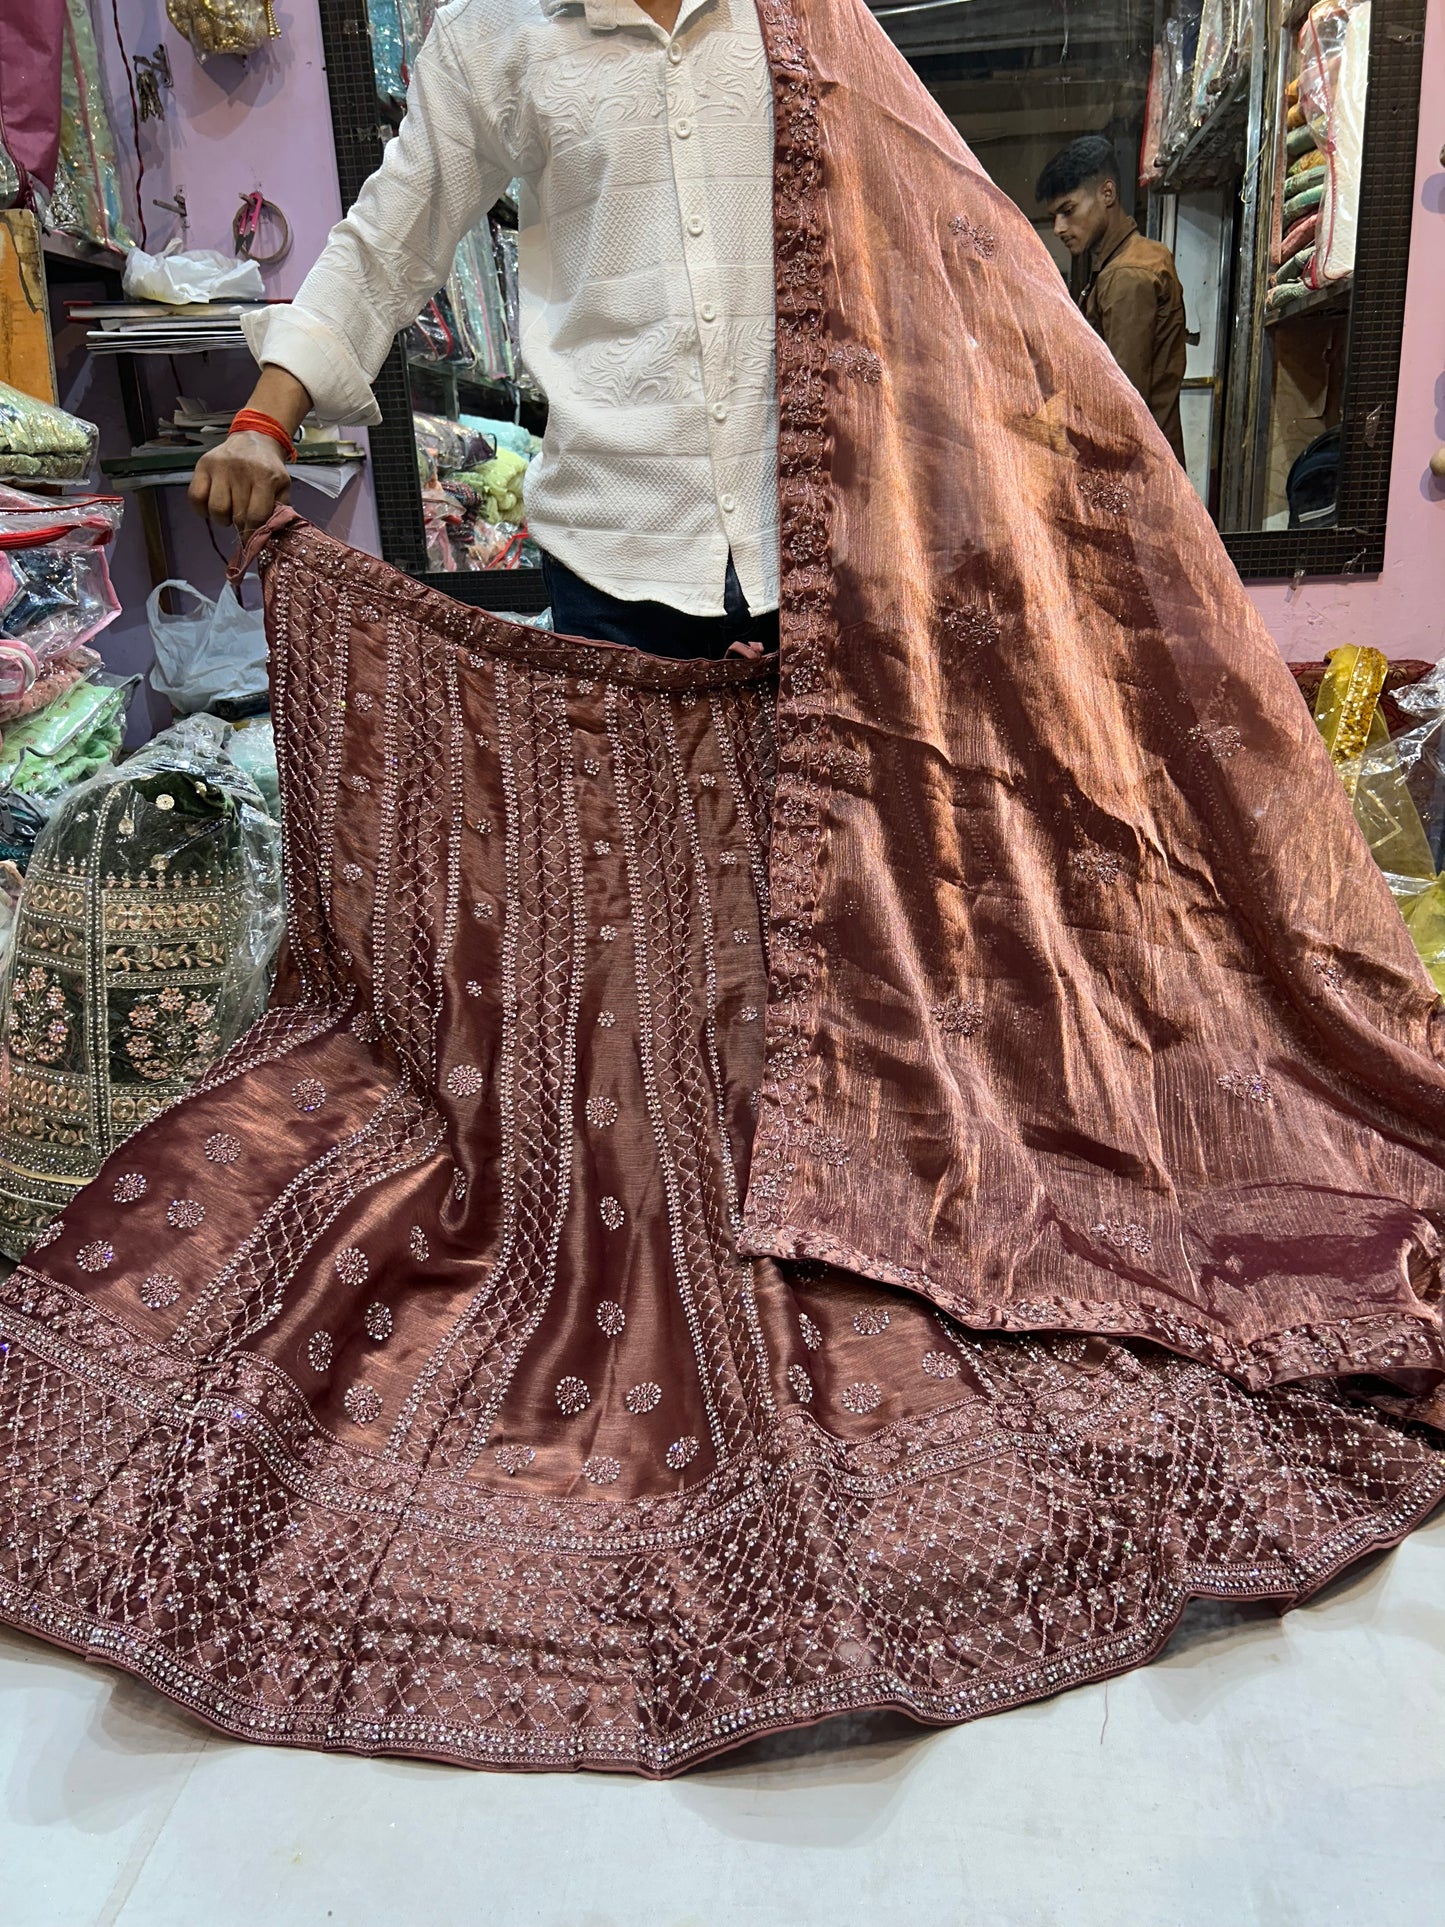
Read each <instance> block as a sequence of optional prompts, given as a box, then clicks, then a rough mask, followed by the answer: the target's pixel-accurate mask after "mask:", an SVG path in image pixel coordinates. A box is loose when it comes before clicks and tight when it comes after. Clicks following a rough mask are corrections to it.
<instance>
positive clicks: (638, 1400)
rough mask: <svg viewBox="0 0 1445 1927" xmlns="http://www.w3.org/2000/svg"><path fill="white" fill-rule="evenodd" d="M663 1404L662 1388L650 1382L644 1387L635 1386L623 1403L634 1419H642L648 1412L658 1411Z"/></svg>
mask: <svg viewBox="0 0 1445 1927" xmlns="http://www.w3.org/2000/svg"><path fill="white" fill-rule="evenodd" d="M661 1402H662V1387H661V1386H660V1385H654V1384H652V1383H651V1382H650V1381H648V1382H647V1383H645V1384H642V1385H634V1386H633V1387H632V1389H631V1390H630V1391H629V1392H628V1394H627V1396H626V1397H625V1398H624V1399H623V1401H622V1403H623V1404H624V1405H625V1406H626V1407H627V1409H628V1411H629V1412H631V1414H632V1416H633V1417H634V1418H641V1417H643V1415H644V1414H645V1413H647V1412H652V1411H656V1409H657V1407H658V1405H659V1404H660V1403H661Z"/></svg>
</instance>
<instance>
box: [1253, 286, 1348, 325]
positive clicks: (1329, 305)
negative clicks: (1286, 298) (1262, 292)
mask: <svg viewBox="0 0 1445 1927" xmlns="http://www.w3.org/2000/svg"><path fill="white" fill-rule="evenodd" d="M1353 286H1354V282H1353V280H1350V281H1337V282H1336V283H1335V284H1334V286H1333V287H1329V288H1311V290H1310V292H1309V293H1308V294H1307V295H1306V296H1305V298H1304V300H1303V301H1297V302H1296V303H1295V304H1294V306H1293V307H1292V308H1286V309H1285V310H1284V312H1283V313H1273V314H1267V315H1266V316H1265V318H1264V325H1265V327H1266V328H1278V327H1280V326H1281V325H1283V324H1284V323H1285V322H1289V321H1297V320H1298V319H1299V318H1300V317H1301V316H1302V315H1312V314H1346V313H1348V311H1349V306H1350V292H1351V289H1352V288H1353Z"/></svg>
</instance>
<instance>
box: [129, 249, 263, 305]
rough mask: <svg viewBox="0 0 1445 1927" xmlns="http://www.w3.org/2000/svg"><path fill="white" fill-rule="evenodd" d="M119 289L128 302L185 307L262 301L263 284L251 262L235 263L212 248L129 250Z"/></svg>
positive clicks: (259, 274)
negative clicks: (198, 303)
mask: <svg viewBox="0 0 1445 1927" xmlns="http://www.w3.org/2000/svg"><path fill="white" fill-rule="evenodd" d="M123 286H124V288H125V291H126V293H127V294H128V295H129V296H130V298H131V300H132V301H164V302H166V303H167V304H168V305H169V306H170V307H173V308H178V307H185V306H186V305H188V304H189V303H190V302H192V301H263V300H264V299H265V297H266V284H265V282H264V281H262V279H261V270H260V269H259V268H258V267H257V266H256V263H255V262H254V261H237V260H234V259H233V258H232V257H231V256H230V255H229V254H221V253H219V252H218V251H217V250H216V249H215V248H192V249H190V250H189V251H188V252H185V253H182V252H180V251H179V250H177V251H175V252H171V251H167V252H166V253H165V254H147V253H146V251H145V249H144V248H132V249H131V251H130V254H129V256H128V257H127V259H126V264H125V276H124V281H123Z"/></svg>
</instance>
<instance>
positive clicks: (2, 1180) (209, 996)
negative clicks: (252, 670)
mask: <svg viewBox="0 0 1445 1927" xmlns="http://www.w3.org/2000/svg"><path fill="white" fill-rule="evenodd" d="M228 735H229V731H228V729H227V727H226V725H225V724H223V723H220V722H219V721H217V720H216V719H215V718H212V717H189V718H187V719H186V720H185V721H184V722H181V723H178V724H177V725H176V726H175V727H174V728H173V729H169V730H166V731H164V732H163V733H162V734H161V735H160V736H158V737H156V738H155V740H154V741H153V742H151V743H150V744H148V745H147V746H146V747H145V748H144V749H143V750H141V751H139V752H138V753H137V754H136V755H135V756H133V757H132V758H131V759H130V761H129V762H127V763H125V764H124V765H123V766H122V767H120V768H118V769H108V770H106V771H104V772H103V773H102V774H101V775H99V776H97V777H96V778H94V780H92V781H91V782H88V783H84V784H82V785H80V786H79V787H78V788H77V789H75V790H74V791H72V792H71V794H70V795H69V796H68V797H67V798H66V799H65V801H64V803H63V804H62V805H61V807H60V809H59V810H58V811H57V812H56V814H55V815H54V816H53V817H52V818H51V821H50V822H49V824H48V825H47V826H46V828H45V829H44V831H43V832H42V833H41V836H40V838H39V840H38V842H37V843H36V847H35V853H34V856H33V857H32V859H31V862H30V867H29V870H28V872H27V874H26V880H25V889H24V892H23V894H22V896H21V900H20V910H19V914H18V916H17V918H16V922H15V936H14V941H13V945H12V949H11V955H10V959H9V963H8V966H7V970H6V974H5V978H4V984H3V991H0V1003H3V1013H4V1015H3V1031H0V1250H4V1251H6V1252H9V1253H10V1254H12V1255H14V1256H19V1255H20V1253H21V1252H23V1251H24V1250H25V1249H26V1248H27V1247H28V1246H29V1244H30V1242H31V1240H32V1239H33V1238H34V1237H35V1236H36V1234H37V1233H38V1232H39V1231H40V1230H42V1229H43V1227H44V1226H45V1225H46V1224H48V1223H49V1222H50V1220H51V1219H52V1218H53V1217H54V1216H55V1215H56V1214H57V1213H58V1212H60V1211H61V1210H63V1209H64V1207H65V1205H66V1204H67V1203H68V1202H69V1200H70V1198H71V1197H72V1196H73V1195H74V1193H75V1192H76V1191H77V1190H78V1189H79V1188H80V1187H81V1186H82V1185H84V1184H85V1183H87V1182H88V1181H89V1180H90V1179H91V1178H92V1177H93V1176H94V1175H95V1173H96V1171H97V1170H98V1169H99V1168H100V1165H101V1163H102V1161H103V1160H104V1159H105V1158H106V1157H107V1156H108V1155H109V1154H110V1152H111V1151H113V1150H114V1149H115V1148H116V1147H117V1146H118V1145H120V1144H121V1143H123V1142H124V1141H125V1140H126V1139H127V1138H128V1137H129V1136H130V1135H131V1134H132V1133H133V1132H134V1131H136V1130H138V1129H139V1128H140V1127H141V1126H142V1125H144V1124H146V1123H148V1122H149V1121H150V1120H151V1119H152V1118H154V1117H156V1116H158V1115H159V1114H160V1112H162V1111H163V1110H165V1109H167V1108H168V1107H169V1106H170V1105H171V1104H173V1103H175V1102H176V1100H177V1099H178V1098H181V1097H183V1096H184V1095H185V1094H186V1092H187V1091H189V1090H190V1089H192V1088H193V1086H194V1085H195V1084H196V1082H197V1081H198V1079H199V1078H200V1077H201V1076H202V1075H203V1074H204V1073H205V1071H206V1070H207V1069H208V1067H209V1066H210V1065H211V1063H212V1062H213V1061H214V1060H215V1059H216V1058H217V1057H218V1056H219V1055H220V1053H221V1052H222V1051H223V1050H224V1049H225V1048H226V1047H227V1046H228V1045H229V1044H231V1043H233V1042H234V1041H235V1039H236V1038H238V1037H239V1036H240V1035H241V1034H242V1033H243V1032H244V1031H245V1030H247V1029H248V1028H249V1026H250V1025H251V1024H252V1023H253V1022H254V1021H255V1019H256V1018H257V1017H258V1016H259V1015H260V1014H261V1011H262V1009H263V1008H264V1006H265V1003H266V998H267V995H268V990H269V979H270V972H271V966H272V963H273V960H274V958H275V954H276V948H277V944H278V942H279V940H280V933H281V921H282V911H281V883H280V832H279V829H278V827H277V825H276V823H275V822H274V821H273V820H272V818H271V817H270V816H269V815H268V814H267V811H266V809H265V806H264V804H263V801H262V798H261V794H260V792H259V790H258V789H257V788H256V786H255V784H254V783H253V782H252V781H251V779H250V777H248V776H246V775H245V774H244V773H243V772H242V771H241V770H240V769H238V768H237V767H236V765H235V764H234V762H233V761H232V760H231V758H230V756H229V755H228V754H227V753H226V748H225V743H226V739H227V737H228Z"/></svg>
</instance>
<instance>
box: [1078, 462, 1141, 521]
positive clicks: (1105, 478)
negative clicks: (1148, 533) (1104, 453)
mask: <svg viewBox="0 0 1445 1927" xmlns="http://www.w3.org/2000/svg"><path fill="white" fill-rule="evenodd" d="M1079 494H1080V495H1081V496H1082V497H1083V499H1084V501H1086V502H1087V503H1088V505H1089V507H1090V508H1094V509H1097V510H1098V511H1099V513H1100V514H1101V515H1122V514H1123V513H1124V511H1125V509H1127V508H1128V506H1129V491H1128V489H1127V488H1126V487H1125V485H1124V483H1123V482H1121V481H1119V480H1118V479H1117V478H1116V477H1114V476H1112V475H1095V474H1090V473H1089V472H1088V471H1087V470H1086V471H1085V472H1084V473H1083V474H1081V475H1080V476H1079Z"/></svg>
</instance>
